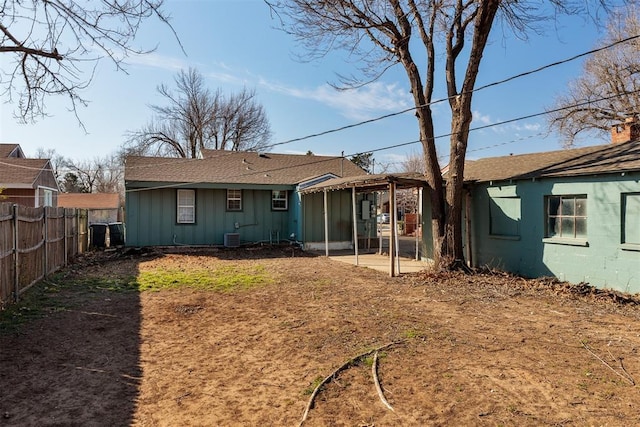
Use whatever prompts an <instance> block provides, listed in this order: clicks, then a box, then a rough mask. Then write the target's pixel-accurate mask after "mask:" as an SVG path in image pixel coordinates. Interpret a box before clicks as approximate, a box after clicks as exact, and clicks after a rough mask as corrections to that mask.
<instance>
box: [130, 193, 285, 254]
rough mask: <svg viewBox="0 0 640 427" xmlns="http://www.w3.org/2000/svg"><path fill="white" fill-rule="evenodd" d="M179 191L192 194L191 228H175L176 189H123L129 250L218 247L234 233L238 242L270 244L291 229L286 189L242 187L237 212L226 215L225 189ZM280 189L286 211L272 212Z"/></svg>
mask: <svg viewBox="0 0 640 427" xmlns="http://www.w3.org/2000/svg"><path fill="white" fill-rule="evenodd" d="M180 188H181V189H194V190H195V191H196V193H195V194H196V201H195V205H196V218H195V223H194V224H178V223H177V221H176V214H177V207H176V197H177V190H176V188H164V189H137V190H135V191H131V188H129V189H128V190H129V191H128V192H127V198H126V224H127V245H128V246H170V245H222V244H223V243H224V234H225V233H239V234H240V241H241V243H254V242H269V241H271V240H272V239H273V238H274V237H275V236H279V238H280V239H281V240H283V239H286V238H288V236H289V234H290V233H291V232H293V231H295V229H296V221H297V218H294V217H293V214H292V211H293V212H295V208H294V207H293V206H292V203H295V202H294V197H292V194H293V189H292V188H290V187H286V188H284V187H282V188H280V187H278V188H276V187H273V188H271V187H270V188H269V189H268V190H266V189H256V188H254V189H246V188H244V189H242V211H227V209H226V207H227V191H226V188H225V189H221V188H194V187H189V186H184V187H180ZM283 189H286V190H289V209H288V210H286V211H274V210H272V209H271V191H272V190H283ZM236 225H237V227H236ZM272 233H273V234H272Z"/></svg>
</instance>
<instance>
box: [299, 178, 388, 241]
mask: <svg viewBox="0 0 640 427" xmlns="http://www.w3.org/2000/svg"><path fill="white" fill-rule="evenodd" d="M365 199H366V200H369V201H370V202H371V204H370V206H375V196H374V194H361V193H359V194H356V218H357V224H358V225H357V230H358V237H359V238H366V237H369V236H370V237H371V238H373V239H375V238H376V231H375V215H374V214H373V213H372V212H369V219H363V213H362V206H363V205H362V201H363V200H365ZM327 205H328V212H329V215H328V228H329V241H330V242H352V243H353V225H352V224H353V195H352V191H351V190H336V191H329V192H328V193H327ZM366 216H367V215H364V217H366ZM302 218H303V224H302V237H303V241H304V243H305V244H310V243H324V241H325V235H324V193H321V192H319V193H310V194H305V195H304V196H302Z"/></svg>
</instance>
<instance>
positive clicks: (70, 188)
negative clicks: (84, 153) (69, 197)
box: [61, 154, 124, 196]
mask: <svg viewBox="0 0 640 427" xmlns="http://www.w3.org/2000/svg"><path fill="white" fill-rule="evenodd" d="M63 164H64V168H65V169H66V170H67V171H68V172H67V173H66V174H65V175H64V176H63V177H62V179H61V181H62V187H63V190H64V191H66V192H76V193H118V194H121V195H122V196H124V167H123V163H122V157H121V156H120V155H118V154H112V155H107V156H104V157H96V158H94V159H93V160H71V159H65V160H64V163H63Z"/></svg>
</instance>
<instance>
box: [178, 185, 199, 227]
mask: <svg viewBox="0 0 640 427" xmlns="http://www.w3.org/2000/svg"><path fill="white" fill-rule="evenodd" d="M177 202H178V203H177V205H178V206H177V208H178V211H177V219H178V221H177V222H178V224H193V223H195V222H196V191H195V190H178V200H177Z"/></svg>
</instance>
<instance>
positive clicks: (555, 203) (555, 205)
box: [546, 196, 587, 239]
mask: <svg viewBox="0 0 640 427" xmlns="http://www.w3.org/2000/svg"><path fill="white" fill-rule="evenodd" d="M546 206H547V212H546V219H547V226H546V236H547V237H558V238H563V239H586V237H587V196H547V198H546Z"/></svg>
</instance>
